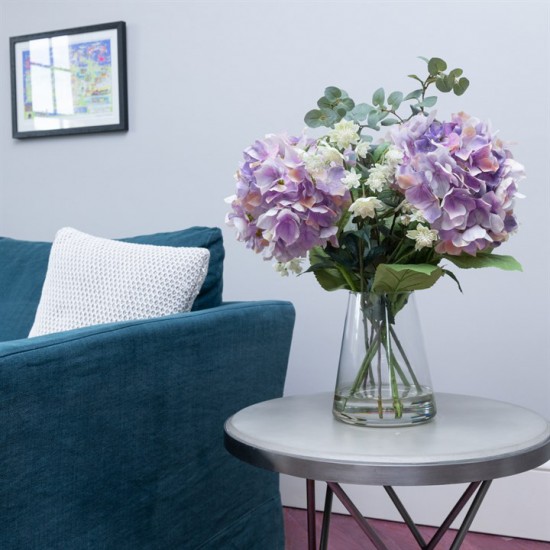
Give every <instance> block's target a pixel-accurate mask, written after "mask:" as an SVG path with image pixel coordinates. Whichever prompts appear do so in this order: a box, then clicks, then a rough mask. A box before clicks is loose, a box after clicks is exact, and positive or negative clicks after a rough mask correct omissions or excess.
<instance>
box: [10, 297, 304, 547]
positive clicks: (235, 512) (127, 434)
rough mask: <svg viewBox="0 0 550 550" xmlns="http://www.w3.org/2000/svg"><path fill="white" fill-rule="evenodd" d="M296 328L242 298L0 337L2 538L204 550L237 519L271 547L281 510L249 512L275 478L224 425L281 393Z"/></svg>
mask: <svg viewBox="0 0 550 550" xmlns="http://www.w3.org/2000/svg"><path fill="white" fill-rule="evenodd" d="M293 325H294V309H293V307H292V305H291V304H289V303H287V302H276V301H265V302H242V303H231V304H223V305H221V306H219V307H216V308H212V309H207V310H200V311H196V312H191V313H186V314H179V315H172V316H169V317H164V318H158V319H149V320H142V321H133V322H123V323H112V324H106V325H98V326H95V327H87V328H82V329H78V330H72V331H67V332H63V333H57V334H51V335H47V336H41V337H37V338H30V339H25V340H15V341H11V342H4V343H0V517H1V518H2V521H1V522H0V548H3V549H11V548H50V547H51V548H54V547H56V548H57V547H59V548H61V547H66V548H74V549H77V548H105V549H107V548H113V549H114V548H117V549H126V548H128V549H130V548H132V549H134V548H140V549H141V548H143V549H149V548H150V549H157V548H158V549H161V548H199V547H201V548H203V547H204V548H209V546H208V545H209V541H210V540H216V541H217V542H216V544H219V543H220V542H219V541H220V540H222V539H220V536H221V535H220V533H222V534H223V532H224V531H227V532H228V533H231V524H232V523H235V522H240V523H241V524H246V526H247V527H246V529H245V531H246V533H245V532H244V531H243V532H242V533H240V534H239V537H241V539H242V540H241V542H242V547H243V548H250V549H252V548H266V549H270V548H279V547H280V538H279V534H278V531H280V521H279V520H278V519H277V518H275V520H272V519H270V518H264V522H265V524H264V525H258V528H257V529H255V528H254V526H253V525H252V522H251V521H250V522H248V523H247V522H246V521H245V520H244V521H243V518H246V517H247V516H248V515H250V514H251V510H252V511H253V510H254V509H258V510H261V509H262V507H265V506H266V503H269V501H271V500H273V499H274V498H275V499H276V496H277V494H278V493H277V480H276V477H275V476H273V475H272V474H270V473H269V472H262V471H259V470H257V469H255V468H252V467H250V466H247V465H246V464H241V463H240V462H239V461H237V460H236V459H234V458H233V457H231V456H230V455H229V454H228V453H227V452H226V451H225V449H224V448H223V423H224V421H225V419H226V418H227V417H228V416H230V415H231V414H233V413H234V412H236V411H237V410H239V409H241V408H243V407H245V406H247V405H249V404H252V403H254V402H258V401H262V400H265V399H270V398H274V397H278V396H280V395H281V394H282V391H283V384H284V378H285V372H286V366H287V361H288V354H289V349H290V343H291V337H292V330H293ZM274 495H275V496H274ZM258 516H265V514H258ZM251 517H252V516H251ZM270 526H271V527H270ZM270 529H271V530H270ZM273 529H275V530H273ZM262 532H263V533H264V534H263V535H262V534H260V533H262ZM228 536H229V535H228ZM231 536H234V535H231ZM243 537H244V538H243ZM246 537H250V540H249V541H246V540H245V539H246ZM227 547H228V548H230V547H233V546H231V545H228V546H227ZM240 547H241V546H240V545H237V546H235V548H240Z"/></svg>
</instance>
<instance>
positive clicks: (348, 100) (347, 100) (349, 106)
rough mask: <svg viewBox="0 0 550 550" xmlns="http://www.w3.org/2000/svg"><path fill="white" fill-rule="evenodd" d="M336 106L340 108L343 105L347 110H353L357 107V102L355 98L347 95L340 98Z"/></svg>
mask: <svg viewBox="0 0 550 550" xmlns="http://www.w3.org/2000/svg"><path fill="white" fill-rule="evenodd" d="M336 106H337V107H338V108H340V107H343V108H344V109H345V110H346V112H347V111H351V110H352V109H353V108H354V107H355V102H354V101H353V99H351V98H349V97H345V98H343V99H340V100H339V101H338V103H337V104H336Z"/></svg>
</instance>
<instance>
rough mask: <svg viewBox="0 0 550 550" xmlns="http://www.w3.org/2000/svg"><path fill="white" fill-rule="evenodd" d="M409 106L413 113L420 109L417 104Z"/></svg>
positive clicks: (415, 113)
mask: <svg viewBox="0 0 550 550" xmlns="http://www.w3.org/2000/svg"><path fill="white" fill-rule="evenodd" d="M410 107H411V111H412V112H413V115H417V114H418V113H419V112H420V111H421V110H422V109H421V108H420V107H419V106H418V105H411V106H410Z"/></svg>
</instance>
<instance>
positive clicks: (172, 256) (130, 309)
mask: <svg viewBox="0 0 550 550" xmlns="http://www.w3.org/2000/svg"><path fill="white" fill-rule="evenodd" d="M209 259H210V252H209V251H208V250H207V249H206V248H191V247H172V246H154V245H148V244H134V243H126V242H121V241H112V240H109V239H102V238H99V237H93V236H91V235H87V234H86V233H82V232H80V231H77V230H76V229H72V228H70V227H66V228H64V229H61V230H59V231H58V232H57V235H56V236H55V240H54V242H53V245H52V250H51V252H50V259H49V263H48V271H47V273H46V279H45V281H44V286H43V288H42V296H41V298H40V303H39V304H38V309H37V312H36V317H35V320H34V324H33V326H32V328H31V332H30V333H29V336H40V335H41V334H48V333H50V332H59V331H62V330H70V329H73V328H78V327H84V326H89V325H97V324H100V323H110V322H114V321H128V320H131V319H146V318H151V317H160V316H162V315H171V314H172V313H180V312H185V311H190V310H191V307H192V306H193V302H194V300H195V298H196V297H197V295H198V293H199V291H200V288H201V286H202V283H203V282H204V278H205V277H206V273H207V271H208V262H209Z"/></svg>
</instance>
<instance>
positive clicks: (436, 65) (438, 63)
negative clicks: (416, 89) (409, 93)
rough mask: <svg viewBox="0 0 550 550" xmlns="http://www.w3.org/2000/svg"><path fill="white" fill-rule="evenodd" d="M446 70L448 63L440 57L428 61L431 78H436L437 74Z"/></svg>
mask: <svg viewBox="0 0 550 550" xmlns="http://www.w3.org/2000/svg"><path fill="white" fill-rule="evenodd" d="M446 68H447V63H445V61H443V59H440V58H439V57H432V58H431V59H430V60H429V61H428V72H429V73H430V76H435V75H436V74H438V73H440V72H443V71H444V70H445V69H446Z"/></svg>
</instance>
